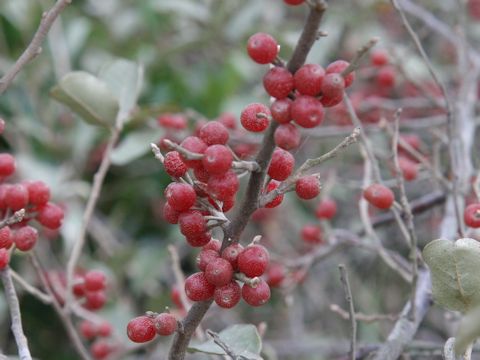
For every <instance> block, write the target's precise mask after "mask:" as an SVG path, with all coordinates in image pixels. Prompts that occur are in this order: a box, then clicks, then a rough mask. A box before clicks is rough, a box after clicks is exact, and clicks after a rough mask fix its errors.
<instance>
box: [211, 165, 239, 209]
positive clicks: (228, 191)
mask: <svg viewBox="0 0 480 360" xmlns="http://www.w3.org/2000/svg"><path fill="white" fill-rule="evenodd" d="M239 186H240V184H239V182H238V177H237V174H235V173H234V172H233V171H232V170H229V171H227V172H226V173H225V174H221V175H213V176H210V178H209V179H208V183H207V189H208V191H209V193H210V194H211V195H213V196H214V197H215V198H216V199H217V200H220V201H223V200H226V199H231V198H232V197H233V196H234V195H235V194H236V192H237V191H238V188H239Z"/></svg>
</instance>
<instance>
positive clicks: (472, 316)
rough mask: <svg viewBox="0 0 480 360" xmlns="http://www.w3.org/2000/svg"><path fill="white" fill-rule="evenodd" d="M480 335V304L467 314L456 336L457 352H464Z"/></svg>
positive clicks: (458, 353)
mask: <svg viewBox="0 0 480 360" xmlns="http://www.w3.org/2000/svg"><path fill="white" fill-rule="evenodd" d="M478 337H480V306H477V307H475V308H474V309H472V310H471V311H469V312H468V313H466V314H465V316H464V317H463V318H462V321H461V322H460V326H459V328H458V334H457V336H456V337H455V353H456V354H457V355H460V354H463V353H464V352H465V350H466V349H467V347H468V346H469V345H470V344H472V343H473V342H474V341H475V340H476V339H477V338H478Z"/></svg>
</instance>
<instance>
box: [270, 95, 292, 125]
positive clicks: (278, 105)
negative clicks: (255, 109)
mask: <svg viewBox="0 0 480 360" xmlns="http://www.w3.org/2000/svg"><path fill="white" fill-rule="evenodd" d="M291 107H292V100H290V99H289V98H285V99H280V100H275V101H274V102H273V103H272V105H270V112H271V114H272V118H273V119H274V120H275V121H276V122H279V123H280V124H286V123H288V122H290V121H291V120H292V114H291Z"/></svg>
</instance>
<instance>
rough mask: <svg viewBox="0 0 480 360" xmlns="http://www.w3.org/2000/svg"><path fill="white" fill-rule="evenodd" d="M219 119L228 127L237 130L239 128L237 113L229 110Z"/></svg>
mask: <svg viewBox="0 0 480 360" xmlns="http://www.w3.org/2000/svg"><path fill="white" fill-rule="evenodd" d="M217 121H218V122H220V123H222V124H223V125H224V126H225V127H226V128H227V129H230V130H235V129H236V128H237V119H236V118H235V115H233V114H231V113H229V112H224V113H222V114H221V115H220V116H219V117H218V119H217Z"/></svg>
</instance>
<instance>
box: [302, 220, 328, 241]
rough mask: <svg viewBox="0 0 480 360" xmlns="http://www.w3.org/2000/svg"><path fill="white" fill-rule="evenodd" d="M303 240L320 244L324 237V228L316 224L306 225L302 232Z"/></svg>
mask: <svg viewBox="0 0 480 360" xmlns="http://www.w3.org/2000/svg"><path fill="white" fill-rule="evenodd" d="M300 235H301V237H302V239H303V241H305V242H306V243H308V244H314V245H315V244H320V243H321V242H322V241H323V239H322V229H320V227H318V226H316V225H305V226H304V227H303V228H302V231H301V233H300Z"/></svg>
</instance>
